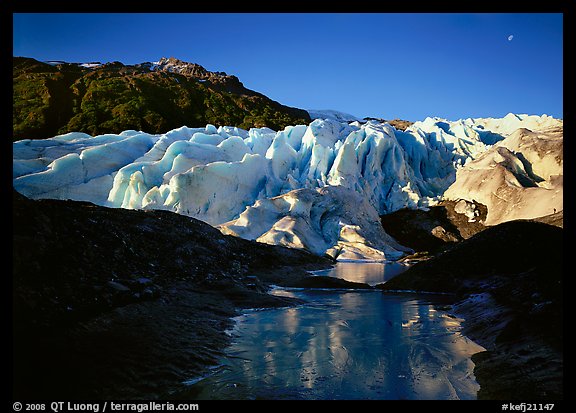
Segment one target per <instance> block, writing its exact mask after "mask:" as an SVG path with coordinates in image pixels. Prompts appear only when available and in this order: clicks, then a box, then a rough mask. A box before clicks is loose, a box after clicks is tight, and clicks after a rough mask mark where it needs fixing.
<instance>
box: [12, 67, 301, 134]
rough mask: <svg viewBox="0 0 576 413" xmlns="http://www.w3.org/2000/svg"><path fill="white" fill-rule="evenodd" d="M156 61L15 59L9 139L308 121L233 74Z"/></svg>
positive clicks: (280, 125) (278, 125)
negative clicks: (99, 62) (84, 63)
mask: <svg viewBox="0 0 576 413" xmlns="http://www.w3.org/2000/svg"><path fill="white" fill-rule="evenodd" d="M156 63H159V64H151V63H142V64H139V65H124V64H122V63H120V62H113V63H106V64H103V65H97V66H95V67H84V66H81V65H78V64H71V63H59V64H56V65H52V64H47V63H43V62H39V61H37V60H35V59H31V58H26V57H14V58H13V91H14V92H13V112H12V116H13V133H14V135H13V139H14V140H19V139H42V138H48V137H51V136H55V135H57V134H62V133H67V132H71V131H77V132H85V133H88V134H91V135H95V134H103V133H110V132H118V131H121V130H126V129H135V130H142V131H145V132H149V133H162V132H166V131H168V130H170V129H174V128H177V127H180V126H182V125H187V126H190V127H195V126H204V125H206V124H207V123H211V124H215V125H228V126H238V127H240V128H244V129H249V128H250V127H263V126H267V127H269V128H271V129H274V130H278V129H282V128H284V127H285V126H287V125H295V124H303V123H305V124H307V123H309V122H310V116H309V114H308V112H307V111H305V110H302V109H297V108H291V107H288V106H284V105H282V104H280V103H278V102H276V101H273V100H271V99H270V98H268V97H266V96H264V95H262V94H261V93H258V92H255V91H252V90H249V89H247V88H245V87H244V85H243V84H242V83H241V82H240V81H239V80H238V78H237V77H236V76H232V75H227V74H225V73H223V72H210V71H207V70H206V69H204V68H203V67H202V66H200V65H197V64H194V63H186V62H182V61H179V60H177V59H173V58H170V59H165V58H163V59H161V60H160V61H159V62H156Z"/></svg>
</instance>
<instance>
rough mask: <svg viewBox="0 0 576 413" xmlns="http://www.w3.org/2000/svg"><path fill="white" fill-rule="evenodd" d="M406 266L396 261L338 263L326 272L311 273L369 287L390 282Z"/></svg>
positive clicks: (405, 268)
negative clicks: (364, 284)
mask: <svg viewBox="0 0 576 413" xmlns="http://www.w3.org/2000/svg"><path fill="white" fill-rule="evenodd" d="M408 267H409V265H408V264H403V263H399V262H396V261H386V262H369V261H368V262H362V263H359V262H358V261H356V262H354V261H349V262H347V261H340V262H338V263H337V264H336V265H335V266H334V267H332V268H329V269H327V270H318V271H313V272H312V274H313V275H323V276H328V277H335V278H342V279H344V280H347V281H353V282H358V283H366V284H370V285H376V284H381V283H384V282H386V281H389V280H391V279H392V278H394V277H395V276H397V275H398V274H400V273H401V272H404V271H406V270H407V269H408Z"/></svg>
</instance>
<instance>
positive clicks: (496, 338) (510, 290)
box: [377, 217, 564, 400]
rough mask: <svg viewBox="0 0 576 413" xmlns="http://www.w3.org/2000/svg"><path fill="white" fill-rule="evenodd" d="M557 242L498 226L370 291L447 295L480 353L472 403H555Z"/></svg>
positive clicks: (551, 230)
mask: <svg viewBox="0 0 576 413" xmlns="http://www.w3.org/2000/svg"><path fill="white" fill-rule="evenodd" d="M551 220H552V221H553V222H554V223H555V224H557V221H558V218H557V217H553V218H551ZM539 221H550V220H546V219H541V220H539ZM563 235H564V234H563V229H562V228H561V227H559V226H557V225H549V224H546V223H543V222H536V221H528V220H526V221H525V220H518V221H510V222H506V223H502V224H499V225H496V226H493V227H488V228H487V229H485V230H484V231H482V232H479V233H477V234H475V235H474V236H472V237H470V238H469V239H467V240H464V241H462V242H460V243H457V244H455V245H453V246H452V247H450V248H448V249H446V250H444V251H442V252H440V253H438V254H436V255H435V256H433V257H432V258H430V259H429V260H426V261H423V262H419V263H417V264H414V265H413V266H412V267H411V268H409V269H408V270H407V271H405V272H403V273H402V274H400V275H398V276H397V277H395V278H393V279H392V280H390V281H388V282H387V283H385V284H381V285H379V286H377V287H379V288H382V289H383V290H384V291H396V290H417V291H435V292H448V293H452V294H454V303H453V306H452V311H454V312H455V313H456V314H457V315H459V316H462V317H463V318H464V319H465V322H464V325H463V326H464V330H463V332H464V334H466V335H468V336H469V337H470V338H471V339H472V340H474V341H476V342H477V343H478V344H480V345H482V346H483V347H484V348H485V349H486V350H487V351H485V352H481V353H478V354H476V355H474V356H473V357H472V360H473V361H474V362H475V363H476V367H475V370H474V374H475V376H476V378H477V380H478V382H479V384H480V386H481V389H480V391H479V392H478V398H479V399H508V400H511V399H513V400H534V399H536V400H546V399H548V400H554V399H561V398H562V397H563V390H562V387H563V386H562V383H563V288H562V287H563Z"/></svg>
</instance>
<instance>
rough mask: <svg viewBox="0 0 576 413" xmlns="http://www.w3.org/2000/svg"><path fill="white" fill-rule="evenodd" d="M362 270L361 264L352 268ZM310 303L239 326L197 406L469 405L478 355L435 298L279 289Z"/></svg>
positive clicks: (200, 389)
mask: <svg viewBox="0 0 576 413" xmlns="http://www.w3.org/2000/svg"><path fill="white" fill-rule="evenodd" d="M352 265H359V266H361V265H363V264H352ZM275 293H276V294H279V295H285V296H292V297H297V298H300V299H303V300H306V301H307V304H304V305H300V306H297V307H292V308H281V309H271V310H260V311H253V312H248V313H246V314H244V315H242V316H240V317H238V318H237V324H236V328H235V329H234V331H233V333H232V334H233V342H232V344H231V346H230V347H229V348H228V349H227V351H226V356H225V357H223V358H222V360H221V365H220V366H219V367H218V368H216V369H214V370H213V371H212V373H211V375H209V376H208V377H205V378H203V379H201V380H199V381H194V384H193V385H191V386H190V388H189V389H188V391H187V392H186V396H187V397H190V398H196V399H200V400H202V399H382V400H393V399H394V400H396V399H426V400H432V399H475V398H476V393H477V391H478V389H479V386H478V384H477V383H476V381H475V378H474V375H473V367H474V365H473V363H472V361H471V360H470V356H471V355H472V354H474V353H477V352H479V351H482V350H483V348H482V347H480V346H478V345H477V344H475V343H474V342H472V341H470V340H469V339H467V338H466V337H465V336H463V335H462V334H461V327H460V322H461V320H459V319H455V318H452V317H451V316H449V315H447V314H446V313H444V312H442V311H437V310H435V308H434V303H439V302H441V301H440V300H441V299H442V298H441V297H435V296H429V295H421V296H418V295H407V294H404V295H402V294H384V293H382V292H379V291H328V290H307V291H304V290H287V289H278V290H276V292H275Z"/></svg>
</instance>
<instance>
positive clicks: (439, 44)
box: [13, 13, 563, 120]
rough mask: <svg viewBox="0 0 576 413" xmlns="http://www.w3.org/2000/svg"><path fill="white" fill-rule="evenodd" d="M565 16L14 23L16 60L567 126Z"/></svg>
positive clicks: (303, 102)
mask: <svg viewBox="0 0 576 413" xmlns="http://www.w3.org/2000/svg"><path fill="white" fill-rule="evenodd" d="M562 17H563V16H562V14H550V13H545V14H534V13H520V14H508V13H503V14H499V13H495V14H492V13H488V14H456V13H448V14H440V13H430V14H427V13H423V14H378V13H369V14H359V13H358V14H357V13H352V14H348V13H326V14H322V13H312V14H304V13H296V14H288V13H277V14H264V13H254V14H251V13H239V14H234V13H227V14H206V13H198V14H126V13H124V14H113V13H104V14H96V13H84V14H72V13H62V14H28V13H24V14H14V39H13V40H14V41H13V46H14V50H13V54H14V56H27V57H33V58H36V59H38V60H65V61H70V62H88V61H101V62H108V61H115V60H118V61H121V62H123V63H126V64H133V63H141V62H144V61H154V60H158V59H159V58H160V57H163V56H165V57H171V56H173V57H176V58H179V59H182V60H186V61H189V62H195V63H199V64H201V65H202V66H204V67H205V68H206V69H208V70H212V71H224V72H227V73H229V74H234V75H236V76H238V77H239V78H240V80H241V81H242V82H243V83H244V85H245V86H246V87H248V88H250V89H253V90H256V91H259V92H261V93H264V94H265V95H267V96H269V97H270V98H272V99H274V100H277V101H279V102H281V103H283V104H286V105H290V106H295V107H300V108H304V109H336V110H340V111H343V112H348V113H351V114H353V115H356V116H359V117H364V116H374V117H383V118H386V119H392V118H397V117H398V118H403V119H409V120H423V119H424V118H425V117H426V116H440V117H444V118H447V119H451V120H455V119H459V118H465V117H500V116H504V115H506V114H507V113H509V112H513V113H528V114H544V113H546V114H548V115H552V116H555V117H560V118H562V117H563V106H562V99H563V81H562V77H563V43H562V37H563V19H562ZM510 35H512V36H514V37H513V38H512V40H508V37H509V36H510Z"/></svg>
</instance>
